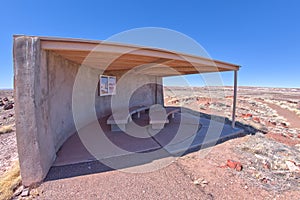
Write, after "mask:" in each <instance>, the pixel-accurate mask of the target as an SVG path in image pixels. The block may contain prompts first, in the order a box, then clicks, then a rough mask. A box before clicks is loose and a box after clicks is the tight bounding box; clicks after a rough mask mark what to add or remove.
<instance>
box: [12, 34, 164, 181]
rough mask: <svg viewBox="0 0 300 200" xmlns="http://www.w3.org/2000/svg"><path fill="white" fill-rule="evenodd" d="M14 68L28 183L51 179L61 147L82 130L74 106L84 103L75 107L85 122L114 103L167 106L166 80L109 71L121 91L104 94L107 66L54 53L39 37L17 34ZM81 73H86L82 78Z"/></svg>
mask: <svg viewBox="0 0 300 200" xmlns="http://www.w3.org/2000/svg"><path fill="white" fill-rule="evenodd" d="M14 72H15V98H16V129H17V130H16V131H17V145H18V153H19V160H20V167H21V176H22V183H23V184H24V185H26V186H28V185H31V184H33V183H37V182H40V181H42V180H43V179H44V178H45V176H46V175H47V173H48V170H49V169H50V167H51V165H52V163H53V162H54V160H55V158H56V151H57V150H58V149H59V148H60V147H61V145H62V144H63V143H64V142H65V141H66V139H67V138H68V137H69V136H70V135H72V134H73V133H74V132H75V131H76V128H75V125H74V119H75V118H74V115H73V114H74V105H79V106H78V107H79V108H75V110H77V111H79V113H80V116H79V117H77V118H76V120H79V121H80V124H81V125H82V126H85V125H87V124H88V123H90V122H91V120H93V119H94V117H95V116H94V115H95V111H96V115H97V116H96V117H104V116H107V115H109V114H110V113H111V112H112V110H111V102H114V105H115V107H116V108H117V107H124V106H127V105H129V106H136V105H151V104H155V103H159V104H162V105H163V96H162V95H163V94H162V86H161V85H160V84H161V83H162V78H160V77H155V76H148V75H142V74H138V75H137V74H126V75H124V74H121V73H112V74H108V75H115V76H117V94H116V95H114V96H98V92H97V83H98V80H99V75H100V74H101V73H102V71H101V70H99V69H95V68H89V67H80V65H79V64H76V63H73V62H71V61H69V60H67V59H65V58H63V57H62V56H60V55H58V54H56V53H54V52H49V51H44V50H41V47H40V41H39V38H37V37H25V36H19V37H16V38H14ZM80 73H83V74H84V76H83V77H81V79H80V78H79V79H78V77H77V78H76V76H77V75H78V74H80ZM80 80H81V81H80ZM76 81H77V82H76ZM75 83H76V84H75ZM156 83H158V85H157V84H156ZM74 85H75V86H76V88H75V89H74ZM74 91H76V92H79V93H80V95H78V96H79V98H74ZM74 101H75V102H76V103H77V104H74ZM93 103H94V106H93V105H92V104H93ZM91 105H92V106H91Z"/></svg>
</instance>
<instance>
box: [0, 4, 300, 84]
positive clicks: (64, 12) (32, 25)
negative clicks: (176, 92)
mask: <svg viewBox="0 0 300 200" xmlns="http://www.w3.org/2000/svg"><path fill="white" fill-rule="evenodd" d="M299 8H300V1H297V0H294V1H292V0H269V1H268V0H264V1H254V0H253V1H250V0H244V1H243V0H226V1H224V0H219V1H216V0H206V1H204V0H194V1H193V0H189V1H176V0H172V1H171V0H170V1H167V0H165V1H163V0H159V1H156V0H151V1H150V0H144V1H140V0H139V1H138V0H134V1H133V0H127V1H122V0H119V1H113V0H107V1H101V0H98V1H90V0H86V1H81V2H79V1H62V0H60V1H57V0H51V1H25V0H22V1H21V0H20V1H2V2H1V5H0V27H1V28H0V88H12V87H13V62H12V60H13V59H12V36H13V35H14V34H25V35H42V36H58V37H72V38H87V39H97V40H105V39H107V38H109V37H111V36H112V35H114V34H117V33H119V32H122V31H126V30H129V29H133V28H140V27H163V28H168V29H172V30H175V31H178V32H181V33H183V34H185V35H187V36H189V37H191V38H193V39H194V40H195V41H197V42H198V43H199V44H201V45H202V46H203V47H204V48H205V50H206V51H207V52H208V53H209V55H210V56H211V57H212V58H214V59H218V60H223V61H228V62H232V63H236V64H239V65H241V66H242V68H241V70H240V72H239V85H245V86H271V87H272V86H273V87H300V78H299V75H300V66H299V63H300V12H299ZM189 79H190V82H191V83H192V84H194V85H196V84H197V78H195V77H189ZM223 81H224V84H225V85H230V84H232V73H226V74H225V75H224V76H223Z"/></svg>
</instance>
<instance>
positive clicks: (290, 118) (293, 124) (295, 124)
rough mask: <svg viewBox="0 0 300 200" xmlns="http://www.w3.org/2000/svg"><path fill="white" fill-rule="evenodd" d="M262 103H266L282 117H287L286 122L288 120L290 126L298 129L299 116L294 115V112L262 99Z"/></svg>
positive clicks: (299, 123) (299, 126) (299, 125)
mask: <svg viewBox="0 0 300 200" xmlns="http://www.w3.org/2000/svg"><path fill="white" fill-rule="evenodd" d="M263 103H265V104H267V105H268V106H269V107H270V108H272V109H274V110H276V111H277V113H278V115H280V116H282V117H284V118H286V119H287V121H288V122H290V125H291V127H292V128H299V129H300V117H299V116H298V115H296V113H294V112H292V111H289V110H287V109H284V108H281V107H280V106H278V105H276V104H273V103H268V102H265V101H263Z"/></svg>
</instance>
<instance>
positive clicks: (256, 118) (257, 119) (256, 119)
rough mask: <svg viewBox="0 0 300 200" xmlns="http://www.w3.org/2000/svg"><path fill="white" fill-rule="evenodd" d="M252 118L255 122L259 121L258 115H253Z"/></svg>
mask: <svg viewBox="0 0 300 200" xmlns="http://www.w3.org/2000/svg"><path fill="white" fill-rule="evenodd" d="M252 120H253V121H254V122H256V123H260V119H259V118H258V117H253V118H252Z"/></svg>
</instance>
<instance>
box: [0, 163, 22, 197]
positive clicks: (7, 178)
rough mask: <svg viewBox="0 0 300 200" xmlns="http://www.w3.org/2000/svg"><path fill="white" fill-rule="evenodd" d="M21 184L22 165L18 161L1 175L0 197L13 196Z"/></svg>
mask: <svg viewBox="0 0 300 200" xmlns="http://www.w3.org/2000/svg"><path fill="white" fill-rule="evenodd" d="M20 184H21V176H20V167H19V163H18V162H16V163H15V164H14V165H13V167H12V168H11V169H10V170H8V171H7V172H5V173H4V174H3V175H2V176H1V177H0V199H1V200H9V199H11V198H12V196H13V194H14V191H15V189H16V188H17V187H18V186H19V185H20Z"/></svg>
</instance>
